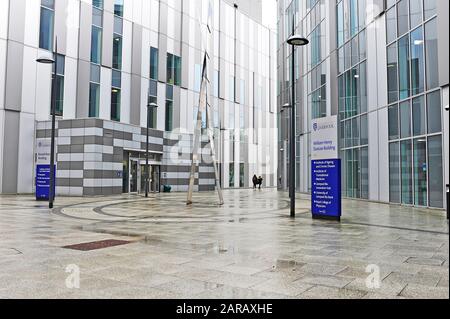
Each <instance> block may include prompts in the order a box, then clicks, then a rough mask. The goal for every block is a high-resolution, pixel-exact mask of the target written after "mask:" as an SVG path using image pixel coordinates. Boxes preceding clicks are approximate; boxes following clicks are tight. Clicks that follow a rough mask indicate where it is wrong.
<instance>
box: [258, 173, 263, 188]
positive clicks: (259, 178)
mask: <svg viewBox="0 0 450 319" xmlns="http://www.w3.org/2000/svg"><path fill="white" fill-rule="evenodd" d="M262 183H263V178H262V176H260V177H258V185H259V189H261V186H262Z"/></svg>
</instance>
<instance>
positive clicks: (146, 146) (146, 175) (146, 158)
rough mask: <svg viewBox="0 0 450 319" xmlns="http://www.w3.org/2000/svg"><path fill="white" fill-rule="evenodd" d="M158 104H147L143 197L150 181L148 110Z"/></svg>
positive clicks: (155, 107)
mask: <svg viewBox="0 0 450 319" xmlns="http://www.w3.org/2000/svg"><path fill="white" fill-rule="evenodd" d="M157 108H158V104H156V103H148V104H147V142H146V143H145V197H148V183H149V181H150V167H148V132H149V130H150V128H149V125H150V124H149V123H150V110H153V109H157Z"/></svg>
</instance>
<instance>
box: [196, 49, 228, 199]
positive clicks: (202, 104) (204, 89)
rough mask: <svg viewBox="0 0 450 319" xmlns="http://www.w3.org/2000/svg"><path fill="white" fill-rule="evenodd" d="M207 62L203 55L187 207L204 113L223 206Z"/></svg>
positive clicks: (217, 185) (197, 161) (206, 56)
mask: <svg viewBox="0 0 450 319" xmlns="http://www.w3.org/2000/svg"><path fill="white" fill-rule="evenodd" d="M207 60H208V54H207V53H205V57H204V59H203V71H202V84H201V87H200V101H199V107H198V113H197V122H196V125H195V128H194V145H193V146H194V147H193V150H192V165H191V173H190V177H189V190H188V198H187V205H192V195H193V191H194V185H195V173H196V167H197V165H198V164H199V159H200V158H199V154H200V143H201V137H202V119H203V114H204V112H206V117H207V131H208V139H209V144H210V145H211V157H212V161H213V164H214V172H215V178H216V188H217V192H218V194H219V204H220V205H223V203H224V201H223V194H222V188H221V186H220V180H219V171H218V168H217V160H216V151H215V146H214V132H213V128H212V123H211V117H210V116H209V114H211V110H210V106H209V104H208V98H207V94H208V84H209V80H208V77H207Z"/></svg>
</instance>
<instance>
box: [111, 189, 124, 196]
mask: <svg viewBox="0 0 450 319" xmlns="http://www.w3.org/2000/svg"><path fill="white" fill-rule="evenodd" d="M120 194H122V187H113V188H112V195H120Z"/></svg>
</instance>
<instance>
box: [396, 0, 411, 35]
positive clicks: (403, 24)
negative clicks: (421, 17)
mask: <svg viewBox="0 0 450 319" xmlns="http://www.w3.org/2000/svg"><path fill="white" fill-rule="evenodd" d="M397 22H398V35H403V34H405V33H406V32H408V31H409V14H408V0H401V1H399V3H398V5H397Z"/></svg>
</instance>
